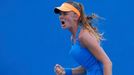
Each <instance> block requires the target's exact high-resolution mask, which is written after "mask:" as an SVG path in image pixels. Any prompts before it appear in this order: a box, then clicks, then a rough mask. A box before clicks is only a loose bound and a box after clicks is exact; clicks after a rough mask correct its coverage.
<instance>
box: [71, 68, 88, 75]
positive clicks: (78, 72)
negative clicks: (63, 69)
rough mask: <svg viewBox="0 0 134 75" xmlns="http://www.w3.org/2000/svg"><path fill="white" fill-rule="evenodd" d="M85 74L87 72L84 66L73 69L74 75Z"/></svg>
mask: <svg viewBox="0 0 134 75" xmlns="http://www.w3.org/2000/svg"><path fill="white" fill-rule="evenodd" d="M85 72H86V71H85V69H84V68H83V67H82V66H78V67H75V68H72V75H83V74H84V73H85Z"/></svg>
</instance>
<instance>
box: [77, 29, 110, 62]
mask: <svg viewBox="0 0 134 75" xmlns="http://www.w3.org/2000/svg"><path fill="white" fill-rule="evenodd" d="M79 40H80V42H81V44H82V45H83V46H84V47H86V48H88V50H89V51H90V52H91V53H92V54H93V55H94V56H95V57H96V58H97V59H98V60H99V61H101V62H102V63H106V62H109V61H110V59H109V57H108V56H107V55H106V53H105V51H104V50H103V48H102V47H101V46H100V44H99V43H98V41H97V40H96V38H95V37H94V36H92V34H90V33H89V32H87V31H83V32H82V33H81V35H80V37H79Z"/></svg>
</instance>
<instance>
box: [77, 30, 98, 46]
mask: <svg viewBox="0 0 134 75" xmlns="http://www.w3.org/2000/svg"><path fill="white" fill-rule="evenodd" d="M79 41H80V43H81V44H82V45H83V46H84V47H86V46H91V45H93V44H99V43H98V41H97V39H96V37H95V36H94V35H93V34H92V33H91V32H89V31H88V30H87V29H82V30H81V32H80V34H79Z"/></svg>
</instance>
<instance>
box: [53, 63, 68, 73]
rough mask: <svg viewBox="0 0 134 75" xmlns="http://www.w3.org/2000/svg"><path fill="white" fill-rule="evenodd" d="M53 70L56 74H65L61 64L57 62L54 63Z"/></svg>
mask: <svg viewBox="0 0 134 75" xmlns="http://www.w3.org/2000/svg"><path fill="white" fill-rule="evenodd" d="M54 71H55V72H56V75H65V70H64V68H63V67H62V66H61V65H59V64H56V65H55V67H54Z"/></svg>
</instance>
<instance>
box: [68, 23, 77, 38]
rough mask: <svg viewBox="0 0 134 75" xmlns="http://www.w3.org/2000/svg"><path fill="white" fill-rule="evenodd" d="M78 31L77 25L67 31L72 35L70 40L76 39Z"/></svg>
mask: <svg viewBox="0 0 134 75" xmlns="http://www.w3.org/2000/svg"><path fill="white" fill-rule="evenodd" d="M77 30H78V24H75V25H73V26H72V28H70V29H69V31H70V32H71V34H72V36H71V37H72V38H73V39H75V38H76V32H77Z"/></svg>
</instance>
